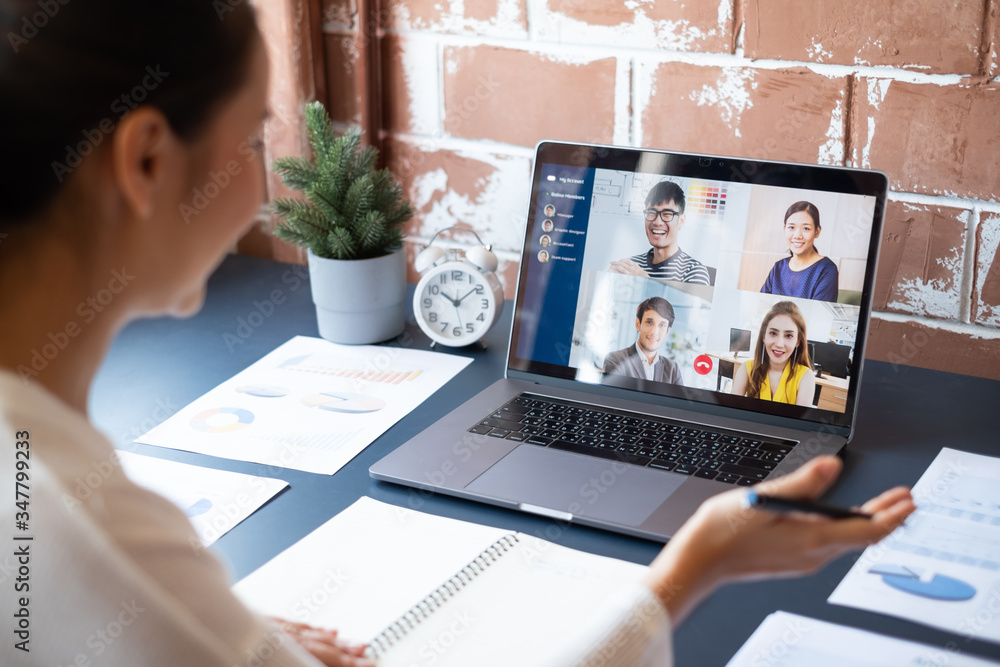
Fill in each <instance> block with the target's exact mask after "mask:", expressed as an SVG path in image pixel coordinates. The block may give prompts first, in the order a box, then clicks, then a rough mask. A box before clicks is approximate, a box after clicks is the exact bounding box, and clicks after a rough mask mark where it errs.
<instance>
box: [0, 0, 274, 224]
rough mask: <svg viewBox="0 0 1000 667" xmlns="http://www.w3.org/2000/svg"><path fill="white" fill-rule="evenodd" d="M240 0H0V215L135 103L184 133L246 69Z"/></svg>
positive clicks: (34, 194) (247, 44)
mask: <svg viewBox="0 0 1000 667" xmlns="http://www.w3.org/2000/svg"><path fill="white" fill-rule="evenodd" d="M256 35H257V28H256V22H255V18H254V14H253V10H252V9H251V8H250V6H249V4H248V3H247V2H246V0H219V1H217V2H209V0H171V1H170V2H157V1H155V0H141V1H138V2H137V1H136V0H35V1H27V0H5V1H4V2H3V4H2V5H0V36H3V40H2V43H0V128H3V132H4V133H5V136H4V137H3V140H2V144H0V145H2V151H0V152H2V155H3V159H2V160H0V182H2V183H3V184H4V196H3V197H2V198H0V223H12V222H18V221H23V220H26V219H30V218H31V217H33V216H35V215H37V214H39V213H41V212H42V211H43V210H44V209H45V207H46V206H47V205H48V204H49V203H51V201H52V200H53V199H54V197H55V195H56V194H57V192H58V191H59V189H60V187H61V185H62V183H63V182H64V181H65V180H66V178H67V177H68V176H69V174H70V173H71V172H72V171H73V169H74V168H75V167H76V166H78V165H79V164H80V161H81V160H82V159H83V158H84V157H86V156H87V155H89V154H90V153H91V152H93V150H94V149H95V148H96V147H97V146H99V145H100V144H101V143H102V142H103V141H104V140H106V139H107V138H108V137H109V135H110V134H111V133H112V132H113V131H114V128H115V127H116V125H117V123H118V121H119V120H120V119H121V118H123V117H124V116H125V115H126V114H127V113H128V112H129V111H130V110H131V109H133V108H136V107H138V106H142V105H150V106H154V107H156V108H158V109H159V110H161V111H162V112H163V114H164V115H165V116H166V118H167V120H168V121H169V123H170V126H171V128H172V129H173V131H174V132H175V133H176V134H177V135H178V136H179V137H180V138H181V139H183V140H185V141H191V140H193V139H195V138H197V137H198V135H199V132H200V131H201V130H202V129H203V128H204V127H205V126H206V125H207V121H208V120H209V119H210V118H211V116H212V113H213V112H214V110H215V109H216V108H217V107H218V105H219V104H221V103H222V102H224V101H225V100H226V99H227V97H228V96H230V95H231V94H233V93H235V91H236V90H238V89H239V88H240V87H241V86H242V85H243V83H244V82H245V80H246V77H247V74H248V69H249V68H248V63H249V60H250V58H249V55H250V53H251V49H252V47H253V44H254V40H255V39H256Z"/></svg>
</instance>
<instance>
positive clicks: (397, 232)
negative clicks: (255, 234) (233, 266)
mask: <svg viewBox="0 0 1000 667" xmlns="http://www.w3.org/2000/svg"><path fill="white" fill-rule="evenodd" d="M306 128H307V130H308V134H309V143H310V145H311V146H312V153H313V156H312V159H311V160H306V159H305V158H302V157H285V158H279V159H277V160H275V164H274V171H275V173H277V174H278V175H280V176H281V180H282V181H283V182H284V183H285V185H287V186H288V187H290V188H292V189H293V190H296V191H299V192H302V193H303V194H304V195H305V197H304V198H303V199H289V198H279V199H276V200H275V201H274V211H275V213H277V214H278V215H279V216H280V218H281V221H280V222H279V223H278V225H277V226H276V228H275V230H274V233H275V235H276V236H277V237H278V238H279V239H282V240H283V241H288V242H289V243H293V244H295V245H298V246H301V247H304V248H307V249H308V258H309V260H308V261H309V280H310V283H311V285H312V296H313V302H314V303H315V304H316V319H317V321H318V323H319V333H320V335H321V336H322V337H323V338H326V339H327V340H331V341H333V342H336V343H376V342H378V341H383V340H387V339H389V338H393V337H395V336H398V335H399V334H401V333H402V332H403V329H404V327H405V324H406V308H405V302H406V253H405V251H404V249H403V231H402V226H403V223H404V222H406V221H407V220H409V219H410V218H412V217H413V207H412V206H411V205H410V202H409V201H407V199H406V198H405V197H404V195H403V190H402V188H401V187H400V186H399V184H397V183H396V182H395V180H393V178H392V175H391V174H390V173H389V170H388V169H378V170H377V169H375V161H376V159H377V158H378V151H377V150H376V149H375V148H372V147H370V146H369V147H365V148H362V147H361V133H360V132H359V131H357V130H355V129H351V130H349V131H348V132H347V133H346V134H344V135H342V136H340V137H337V136H336V135H335V134H334V131H333V125H332V124H331V122H330V117H329V115H328V114H327V112H326V109H324V108H323V105H322V104H321V103H319V102H312V103H311V104H309V105H307V106H306Z"/></svg>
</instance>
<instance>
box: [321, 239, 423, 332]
mask: <svg viewBox="0 0 1000 667" xmlns="http://www.w3.org/2000/svg"><path fill="white" fill-rule="evenodd" d="M308 256H309V282H310V284H311V285H312V297H313V303H315V304H316V319H317V321H318V322H319V335H320V336H322V337H323V338H325V339H327V340H329V341H333V342H334V343H348V344H356V345H361V344H367V343H378V342H380V341H383V340H389V339H390V338H395V337H396V336H398V335H399V334H401V333H403V329H404V328H405V327H406V251H405V249H403V248H400V249H399V250H397V251H396V252H394V253H392V254H390V255H383V256H382V257H376V258H374V259H347V260H345V259H324V258H322V257H317V256H316V255H314V254H313V253H312V251H311V250H310V251H309V253H308Z"/></svg>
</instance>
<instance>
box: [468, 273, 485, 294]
mask: <svg viewBox="0 0 1000 667" xmlns="http://www.w3.org/2000/svg"><path fill="white" fill-rule="evenodd" d="M469 277H470V278H471V277H472V276H469ZM483 291H484V290H483V286H482V285H476V294H482V293H483Z"/></svg>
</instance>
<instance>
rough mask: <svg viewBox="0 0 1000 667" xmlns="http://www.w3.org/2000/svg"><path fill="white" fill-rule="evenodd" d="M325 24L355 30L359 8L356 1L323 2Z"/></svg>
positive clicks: (336, 0)
mask: <svg viewBox="0 0 1000 667" xmlns="http://www.w3.org/2000/svg"><path fill="white" fill-rule="evenodd" d="M322 8H323V15H322V21H323V23H328V24H333V25H335V26H337V27H339V28H353V27H354V26H355V25H356V21H357V16H358V6H357V4H356V3H355V2H354V0H323V2H322Z"/></svg>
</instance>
